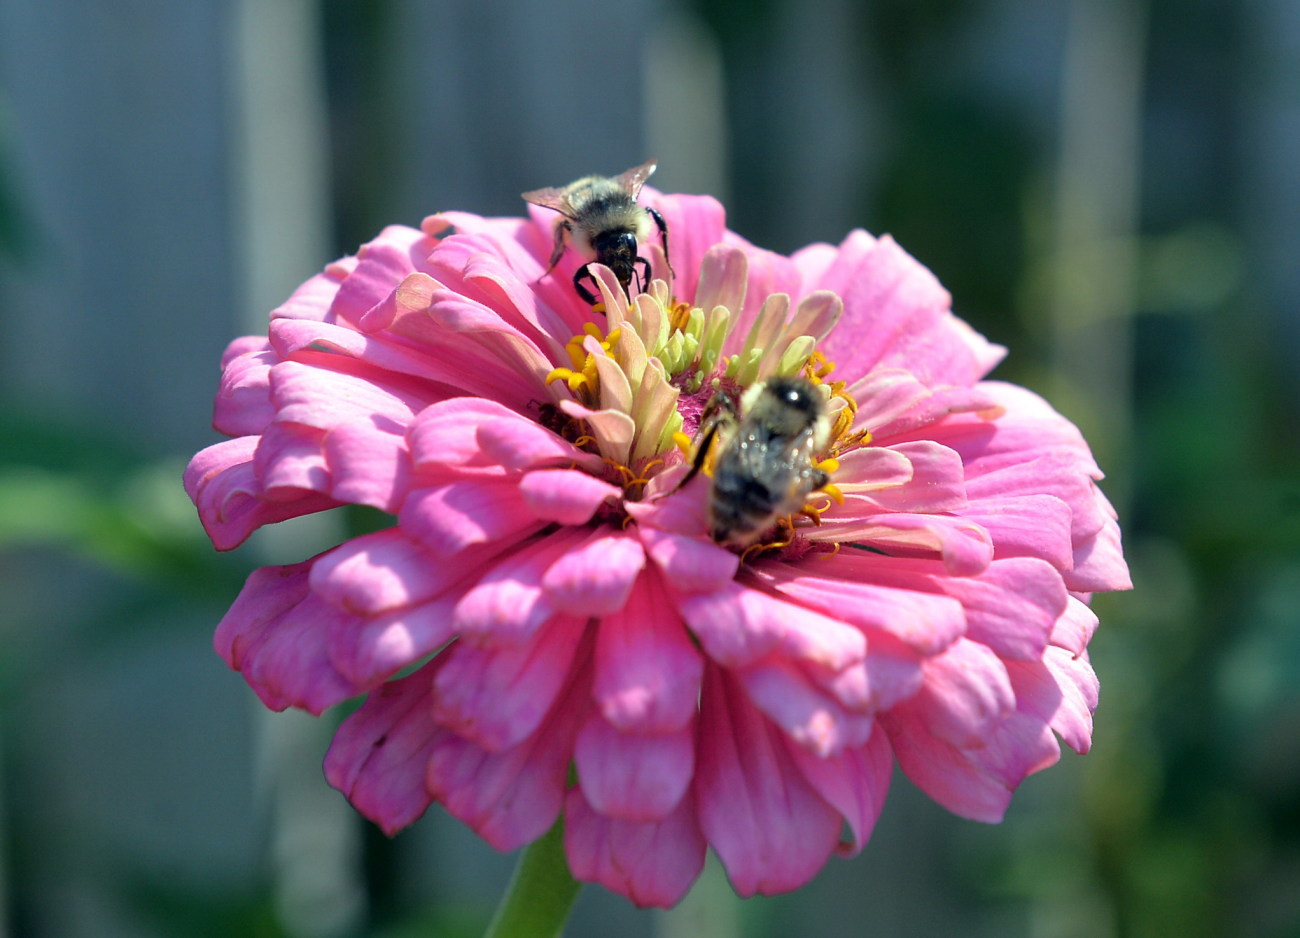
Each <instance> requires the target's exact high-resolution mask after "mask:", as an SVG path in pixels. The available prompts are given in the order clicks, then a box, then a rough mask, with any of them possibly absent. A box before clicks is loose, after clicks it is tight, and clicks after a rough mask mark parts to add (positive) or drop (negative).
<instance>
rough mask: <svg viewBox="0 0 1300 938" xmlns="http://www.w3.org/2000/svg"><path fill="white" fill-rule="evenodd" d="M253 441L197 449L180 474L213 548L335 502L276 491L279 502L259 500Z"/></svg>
mask: <svg viewBox="0 0 1300 938" xmlns="http://www.w3.org/2000/svg"><path fill="white" fill-rule="evenodd" d="M257 444H258V437H253V436H245V437H237V438H235V439H233V440H223V441H222V442H220V443H214V444H213V445H212V446H209V447H208V448H207V449H204V450H201V451H200V452H199V453H198V454H197V455H196V456H195V457H194V458H193V459H192V460H190V464H189V467H188V468H187V469H186V470H185V490H186V491H187V492H188V493H189V495H190V498H191V499H193V500H194V504H195V506H196V507H197V508H198V510H199V520H200V521H201V522H203V527H204V529H205V530H206V531H207V532H208V536H209V537H210V538H212V546H213V547H215V548H216V549H217V550H233V549H234V548H236V547H238V546H239V545H240V544H242V543H243V542H244V541H245V540H247V538H248V536H249V535H250V534H252V533H253V532H254V531H255V530H257V529H258V528H259V527H261V526H262V525H264V524H274V523H275V522H277V521H285V520H287V519H289V518H296V517H299V516H301V515H306V514H311V513H313V512H317V511H324V510H326V509H328V508H334V507H336V506H337V505H338V504H339V503H338V502H336V501H335V500H334V499H332V498H330V497H328V496H326V495H320V494H317V493H315V492H305V491H300V492H298V494H297V498H293V499H291V498H288V495H289V493H288V492H284V491H282V492H280V493H279V495H280V500H277V501H274V502H271V501H266V500H265V499H263V498H261V497H259V496H260V495H261V490H262V486H261V482H260V481H259V480H258V478H257V473H256V471H255V470H254V468H253V463H252V461H251V460H252V458H253V455H254V450H255V448H256V447H257Z"/></svg>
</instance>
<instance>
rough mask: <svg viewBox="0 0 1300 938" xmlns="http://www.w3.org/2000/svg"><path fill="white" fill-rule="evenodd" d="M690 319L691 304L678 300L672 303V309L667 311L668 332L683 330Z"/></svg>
mask: <svg viewBox="0 0 1300 938" xmlns="http://www.w3.org/2000/svg"><path fill="white" fill-rule="evenodd" d="M690 321H691V304H690V303H683V302H681V301H680V300H679V301H678V302H676V303H674V304H673V307H672V309H671V310H669V312H668V329H669V332H685V331H686V326H687V325H688V324H689V323H690Z"/></svg>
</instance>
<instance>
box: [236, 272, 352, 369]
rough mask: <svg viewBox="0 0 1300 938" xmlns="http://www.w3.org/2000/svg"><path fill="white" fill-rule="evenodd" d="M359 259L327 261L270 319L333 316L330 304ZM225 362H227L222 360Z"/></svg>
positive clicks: (306, 319) (317, 318)
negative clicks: (322, 269) (327, 263)
mask: <svg viewBox="0 0 1300 938" xmlns="http://www.w3.org/2000/svg"><path fill="white" fill-rule="evenodd" d="M356 266H357V259H356V258H355V257H345V258H342V259H341V260H337V261H334V262H333V263H331V264H329V265H327V266H326V267H325V270H324V271H322V272H321V273H319V274H316V275H314V276H312V277H310V278H309V279H308V280H307V281H306V282H304V283H303V284H302V286H300V287H298V289H296V290H294V291H293V294H292V295H291V296H290V297H289V299H287V300H285V301H284V302H283V303H281V304H280V305H279V306H278V307H276V308H275V309H273V310H272V311H271V319H272V321H275V320H277V319H300V320H304V321H311V322H324V321H326V320H332V319H333V317H332V315H331V314H330V306H331V305H332V304H333V302H334V297H335V295H337V294H338V292H339V284H341V283H342V282H343V281H344V280H345V279H346V278H347V277H348V276H349V275H350V274H351V273H352V271H353V270H355V269H356ZM223 364H224V362H223Z"/></svg>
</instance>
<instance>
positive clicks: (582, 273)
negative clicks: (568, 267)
mask: <svg viewBox="0 0 1300 938" xmlns="http://www.w3.org/2000/svg"><path fill="white" fill-rule="evenodd" d="M590 266H591V265H590V264H583V265H582V266H581V267H579V268H578V271H577V273H575V274H574V275H573V288H574V289H575V290H577V291H578V296H580V297H582V298H583V300H584V301H586V303H587V305H588V306H595V305H596V303H597V302H598V300H597V299H596V294H594V293H592V292H591V291H590V290H588V289H587V288H586V287H585V286H584V285H583V283H582V281H583V280H584V279H586V280H590V281H591V285H592V286H593V287H594V286H596V278H595V277H593V276H592V275H591V271H590V270H588V269H587V268H588V267H590Z"/></svg>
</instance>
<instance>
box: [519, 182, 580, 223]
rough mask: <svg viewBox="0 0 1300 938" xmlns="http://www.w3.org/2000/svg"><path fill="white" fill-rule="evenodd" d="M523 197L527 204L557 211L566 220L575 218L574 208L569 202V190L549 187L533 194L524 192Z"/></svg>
mask: <svg viewBox="0 0 1300 938" xmlns="http://www.w3.org/2000/svg"><path fill="white" fill-rule="evenodd" d="M522 195H523V199H524V201H525V202H532V203H533V204H534V205H540V206H541V207H542V208H551V209H555V211H557V212H559V213H560V214H561V215H563V216H564V217H565V218H573V217H574V215H575V212H574V211H573V206H572V205H571V204H570V202H569V195H568V189H558V188H556V187H555V186H547V187H546V188H545V189H534V190H532V191H531V192H524V193H522Z"/></svg>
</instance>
